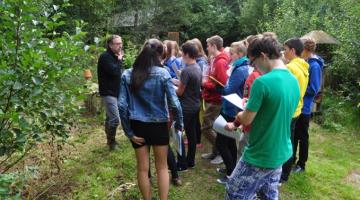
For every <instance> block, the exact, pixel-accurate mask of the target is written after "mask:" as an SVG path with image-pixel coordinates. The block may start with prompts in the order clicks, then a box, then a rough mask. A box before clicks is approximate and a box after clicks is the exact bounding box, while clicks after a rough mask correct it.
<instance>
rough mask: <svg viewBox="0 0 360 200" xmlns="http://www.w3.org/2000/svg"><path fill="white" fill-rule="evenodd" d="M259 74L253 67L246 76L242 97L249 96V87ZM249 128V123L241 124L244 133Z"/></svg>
mask: <svg viewBox="0 0 360 200" xmlns="http://www.w3.org/2000/svg"><path fill="white" fill-rule="evenodd" d="M259 76H260V72H259V71H257V70H256V69H254V71H253V72H252V73H251V74H250V75H249V76H248V78H247V79H246V81H245V85H244V96H243V98H249V97H250V91H251V87H252V84H253V83H254V81H255V79H256V78H257V77H259ZM250 130H251V125H248V126H243V131H244V132H245V133H248V132H250Z"/></svg>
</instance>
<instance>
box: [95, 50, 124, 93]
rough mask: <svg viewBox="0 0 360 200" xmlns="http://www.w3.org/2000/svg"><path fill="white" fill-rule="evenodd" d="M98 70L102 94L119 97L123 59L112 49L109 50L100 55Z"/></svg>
mask: <svg viewBox="0 0 360 200" xmlns="http://www.w3.org/2000/svg"><path fill="white" fill-rule="evenodd" d="M97 72H98V82H99V93H100V95H101V96H113V97H116V98H118V96H119V89H120V79H121V73H122V72H123V68H122V61H121V60H118V58H117V56H116V55H115V54H114V53H113V52H112V51H111V50H107V51H105V52H104V53H102V54H101V55H100V58H99V61H98V69H97Z"/></svg>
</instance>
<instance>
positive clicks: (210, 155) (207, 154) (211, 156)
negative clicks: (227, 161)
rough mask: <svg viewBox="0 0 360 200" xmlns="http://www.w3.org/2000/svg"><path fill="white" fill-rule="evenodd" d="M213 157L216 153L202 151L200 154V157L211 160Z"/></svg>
mask: <svg viewBox="0 0 360 200" xmlns="http://www.w3.org/2000/svg"><path fill="white" fill-rule="evenodd" d="M215 157H216V155H215V154H213V153H203V154H201V158H202V159H205V160H212V159H214V158H215Z"/></svg>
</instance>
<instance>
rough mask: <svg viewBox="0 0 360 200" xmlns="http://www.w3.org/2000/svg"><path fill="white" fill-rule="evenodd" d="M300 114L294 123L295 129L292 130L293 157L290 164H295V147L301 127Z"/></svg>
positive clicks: (296, 147) (297, 143)
mask: <svg viewBox="0 0 360 200" xmlns="http://www.w3.org/2000/svg"><path fill="white" fill-rule="evenodd" d="M300 121H301V115H300V116H299V118H298V120H297V121H296V124H295V130H294V141H293V144H292V145H293V157H292V165H293V164H295V162H296V160H297V157H296V156H297V149H298V145H299V141H300V134H301V132H300V129H301V122H300Z"/></svg>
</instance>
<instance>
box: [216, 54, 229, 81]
mask: <svg viewBox="0 0 360 200" xmlns="http://www.w3.org/2000/svg"><path fill="white" fill-rule="evenodd" d="M214 67H215V71H214V75H213V77H214V78H215V79H216V80H218V81H219V82H220V83H222V84H223V85H225V84H226V82H227V80H228V78H229V76H228V75H227V73H226V71H227V70H228V63H227V61H226V60H225V59H220V60H218V61H217V62H216V63H214Z"/></svg>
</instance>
